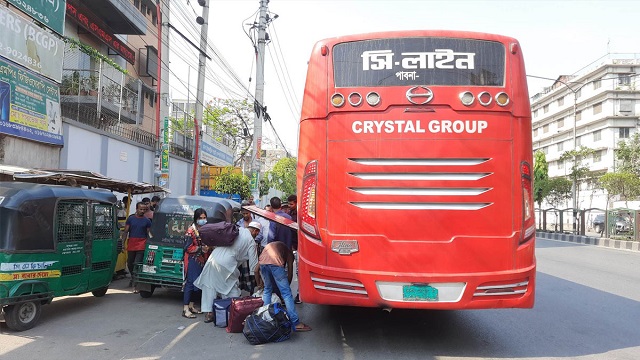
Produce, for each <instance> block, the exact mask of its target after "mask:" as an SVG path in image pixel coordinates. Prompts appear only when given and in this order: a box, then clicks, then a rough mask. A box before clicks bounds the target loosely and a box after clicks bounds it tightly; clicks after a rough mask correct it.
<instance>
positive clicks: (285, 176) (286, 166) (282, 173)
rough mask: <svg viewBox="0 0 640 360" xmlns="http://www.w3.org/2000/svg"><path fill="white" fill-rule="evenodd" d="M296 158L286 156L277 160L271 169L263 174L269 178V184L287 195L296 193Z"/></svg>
mask: <svg viewBox="0 0 640 360" xmlns="http://www.w3.org/2000/svg"><path fill="white" fill-rule="evenodd" d="M297 165H298V159H297V158H294V157H287V158H282V159H280V160H278V162H277V163H276V164H275V165H274V166H273V169H272V170H271V171H269V172H268V173H267V175H268V176H265V177H266V178H268V179H269V180H268V181H269V185H270V186H271V187H273V188H274V189H277V190H280V191H282V192H284V193H285V194H287V195H290V194H295V193H296V169H297Z"/></svg>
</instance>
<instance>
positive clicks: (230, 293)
mask: <svg viewBox="0 0 640 360" xmlns="http://www.w3.org/2000/svg"><path fill="white" fill-rule="evenodd" d="M247 260H249V265H250V266H249V269H250V275H253V270H254V269H255V267H256V265H257V264H258V253H257V251H256V242H255V241H254V240H253V236H251V233H250V232H249V230H247V229H246V228H241V229H240V233H239V234H238V237H237V238H236V240H235V241H234V242H233V244H232V245H231V246H217V247H215V248H214V249H213V252H212V253H211V255H210V256H209V259H207V262H206V263H205V264H204V268H203V269H202V273H201V274H200V276H199V277H198V278H197V279H196V281H195V282H194V285H195V286H197V287H198V288H199V289H201V290H202V301H201V306H202V311H203V312H206V313H207V315H206V316H205V320H204V321H205V322H207V323H208V322H211V321H213V300H215V298H216V297H217V296H218V295H220V297H221V298H223V299H224V298H229V297H237V296H240V294H241V292H240V288H239V287H238V278H239V277H240V270H238V266H240V265H241V264H242V263H243V262H245V261H247Z"/></svg>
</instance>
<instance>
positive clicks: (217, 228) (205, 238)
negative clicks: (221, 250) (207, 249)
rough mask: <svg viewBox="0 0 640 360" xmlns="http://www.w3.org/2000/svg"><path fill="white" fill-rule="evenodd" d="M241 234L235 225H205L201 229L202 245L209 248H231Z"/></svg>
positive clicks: (222, 222) (219, 223)
mask: <svg viewBox="0 0 640 360" xmlns="http://www.w3.org/2000/svg"><path fill="white" fill-rule="evenodd" d="M238 234H240V228H239V227H238V225H237V224H235V223H229V222H225V221H221V222H217V223H211V224H204V225H202V226H201V227H200V238H201V239H202V243H203V244H205V245H208V246H231V245H233V242H234V241H235V240H236V238H237V237H238Z"/></svg>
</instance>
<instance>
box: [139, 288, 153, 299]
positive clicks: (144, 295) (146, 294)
mask: <svg viewBox="0 0 640 360" xmlns="http://www.w3.org/2000/svg"><path fill="white" fill-rule="evenodd" d="M151 296H153V290H151V291H144V290H140V297H142V298H145V299H148V298H150V297H151Z"/></svg>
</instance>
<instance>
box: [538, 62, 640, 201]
mask: <svg viewBox="0 0 640 360" xmlns="http://www.w3.org/2000/svg"><path fill="white" fill-rule="evenodd" d="M638 75H640V54H610V55H607V56H605V57H603V58H601V59H598V60H597V61H596V62H594V63H593V64H592V65H590V66H588V67H586V68H585V69H583V70H582V71H580V72H579V73H578V74H575V75H568V76H566V75H565V76H560V77H558V78H557V80H556V81H555V83H554V84H553V85H552V86H550V87H548V88H545V89H544V90H543V91H542V92H540V93H538V94H535V95H533V96H532V97H531V112H532V124H533V151H534V152H535V151H538V150H539V151H542V152H543V153H545V154H546V159H547V162H548V164H549V176H550V177H557V176H566V175H569V173H570V171H571V166H572V162H571V160H569V161H563V160H561V159H560V157H561V155H562V154H563V153H564V152H566V151H569V150H572V149H574V148H579V147H580V146H585V147H587V148H591V149H593V150H595V152H594V154H593V156H591V157H590V158H589V159H585V160H584V161H583V164H584V165H586V166H588V167H589V169H590V171H591V172H592V176H593V177H597V176H599V175H602V174H605V173H607V172H610V171H615V166H616V158H615V154H614V152H615V149H616V146H617V144H618V142H619V141H621V140H625V139H628V138H629V137H631V136H632V135H633V134H634V133H636V132H638V125H639V118H638V116H639V115H640V80H638ZM606 202H607V197H606V194H605V193H604V192H603V191H602V189H600V188H599V187H598V186H597V183H595V182H581V184H580V186H579V189H578V190H577V203H578V207H579V208H581V209H587V208H602V209H604V208H605V207H606V205H607V203H606ZM565 205H566V206H565V207H566V208H570V207H572V206H571V200H569V201H567V203H566V204H565Z"/></svg>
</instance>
